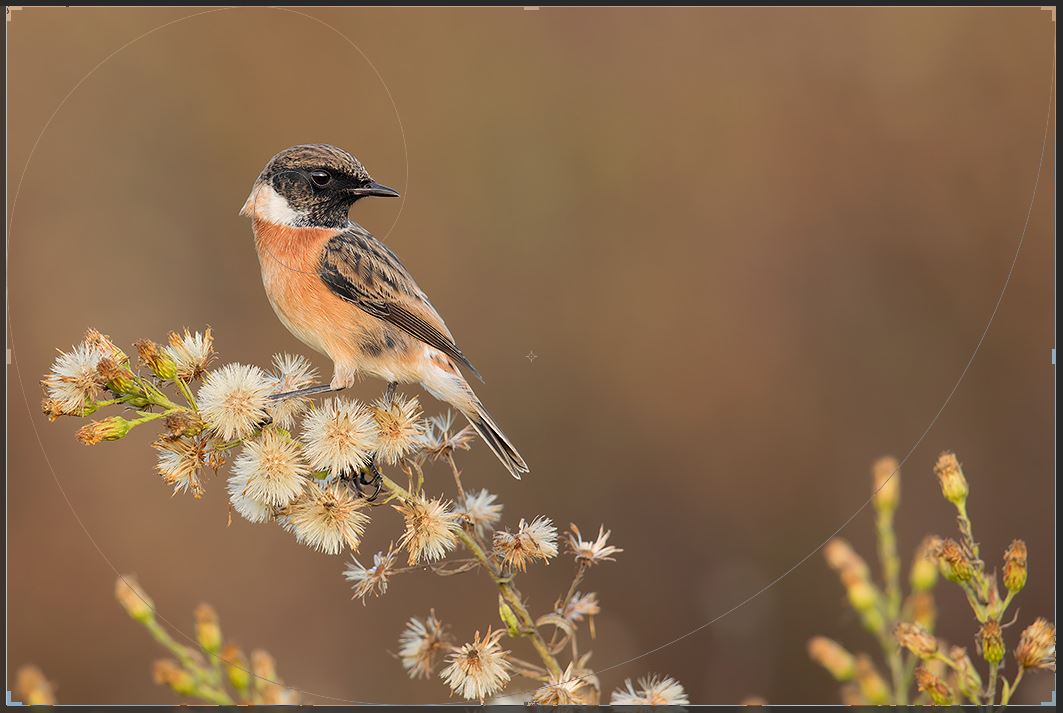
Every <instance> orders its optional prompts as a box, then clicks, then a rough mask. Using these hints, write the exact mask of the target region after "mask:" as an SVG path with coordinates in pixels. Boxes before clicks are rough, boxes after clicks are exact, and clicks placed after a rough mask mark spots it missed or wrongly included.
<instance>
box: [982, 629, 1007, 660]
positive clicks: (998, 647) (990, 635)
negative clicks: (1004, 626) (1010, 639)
mask: <svg viewBox="0 0 1063 713" xmlns="http://www.w3.org/2000/svg"><path fill="white" fill-rule="evenodd" d="M977 640H978V650H979V651H981V652H982V658H984V659H985V660H986V661H988V662H989V663H991V664H997V663H1000V662H1001V661H1002V660H1003V659H1004V635H1003V632H1002V631H1001V630H1000V622H999V621H994V620H993V619H990V620H989V621H987V622H986V623H985V624H982V628H981V629H979V630H978V637H977Z"/></svg>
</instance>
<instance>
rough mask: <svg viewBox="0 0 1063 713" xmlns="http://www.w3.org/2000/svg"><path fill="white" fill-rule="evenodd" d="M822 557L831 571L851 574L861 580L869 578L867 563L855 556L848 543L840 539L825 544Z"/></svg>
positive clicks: (836, 538) (869, 571) (869, 572)
mask: <svg viewBox="0 0 1063 713" xmlns="http://www.w3.org/2000/svg"><path fill="white" fill-rule="evenodd" d="M823 556H824V557H825V558H826V560H827V564H828V565H830V567H831V569H833V570H835V571H836V572H838V573H839V574H844V573H845V572H852V573H854V574H855V575H856V576H859V577H860V578H862V579H867V578H868V577H870V576H871V570H870V569H868V567H867V562H864V559H863V558H862V557H861V556H860V555H858V554H856V552H855V551H854V550H853V548H852V547H850V546H849V543H848V542H846V541H845V540H843V539H842V538H840V537H835V538H833V539H831V541H830V542H828V543H827V544H826V546H825V547H824V548H823Z"/></svg>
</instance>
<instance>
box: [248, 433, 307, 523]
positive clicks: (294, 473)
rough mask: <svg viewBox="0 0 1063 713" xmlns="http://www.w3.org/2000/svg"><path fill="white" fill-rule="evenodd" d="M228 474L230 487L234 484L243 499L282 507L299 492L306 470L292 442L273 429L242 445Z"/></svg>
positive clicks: (298, 451) (298, 450)
mask: <svg viewBox="0 0 1063 713" xmlns="http://www.w3.org/2000/svg"><path fill="white" fill-rule="evenodd" d="M232 473H233V474H232V476H231V477H230V479H229V480H230V483H232V481H234V480H235V481H237V484H238V485H239V486H241V492H242V494H243V495H245V496H247V497H249V498H252V499H253V500H258V501H259V502H261V503H264V504H266V505H272V506H277V507H283V506H284V505H287V504H288V503H290V502H291V501H292V500H295V498H297V497H299V494H300V493H302V492H303V486H304V485H305V484H306V482H307V481H306V479H307V477H308V476H309V475H310V468H309V467H308V466H307V464H306V462H305V461H304V460H303V457H302V453H301V449H300V447H299V444H298V443H297V442H296V441H294V440H292V439H291V438H290V437H288V436H287V435H286V434H284V433H282V432H280V431H278V430H277V429H275V428H264V429H263V430H262V435H261V437H260V438H258V439H257V440H254V441H247V442H246V443H245V444H244V448H243V450H242V451H241V452H240V455H238V456H237V457H236V460H235V461H233V468H232ZM235 487H237V485H232V486H231V487H230V492H232V489H233V488H235Z"/></svg>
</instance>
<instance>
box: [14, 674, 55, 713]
mask: <svg viewBox="0 0 1063 713" xmlns="http://www.w3.org/2000/svg"><path fill="white" fill-rule="evenodd" d="M15 696H16V698H17V699H18V701H19V702H20V703H23V704H25V705H27V706H54V705H55V704H56V700H55V685H54V684H53V683H52V682H51V681H49V680H48V679H47V678H45V676H44V672H43V671H41V670H40V669H39V668H37V667H36V666H21V667H20V668H19V670H18V671H16V672H15Z"/></svg>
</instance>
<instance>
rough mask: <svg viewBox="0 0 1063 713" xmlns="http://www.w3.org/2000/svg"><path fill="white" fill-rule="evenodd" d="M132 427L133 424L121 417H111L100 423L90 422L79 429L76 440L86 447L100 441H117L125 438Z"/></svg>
mask: <svg viewBox="0 0 1063 713" xmlns="http://www.w3.org/2000/svg"><path fill="white" fill-rule="evenodd" d="M132 427H133V424H132V423H131V422H130V421H127V420H126V419H124V418H122V417H121V416H111V417H110V418H105V419H103V420H102V421H92V422H91V423H87V424H85V425H84V426H82V427H81V428H79V429H78V432H77V439H78V440H79V441H81V442H82V443H84V444H85V445H86V446H94V445H96V444H97V443H100V442H101V441H117V440H119V439H121V438H125V437H126V434H127V433H129V429H131V428H132Z"/></svg>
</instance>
